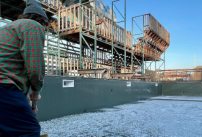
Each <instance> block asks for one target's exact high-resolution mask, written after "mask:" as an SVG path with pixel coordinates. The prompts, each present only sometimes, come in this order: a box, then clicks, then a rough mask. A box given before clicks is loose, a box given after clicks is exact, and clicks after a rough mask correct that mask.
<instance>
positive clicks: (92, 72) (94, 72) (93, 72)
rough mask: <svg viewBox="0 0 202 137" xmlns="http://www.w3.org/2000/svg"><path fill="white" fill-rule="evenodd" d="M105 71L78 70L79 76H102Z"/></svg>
mask: <svg viewBox="0 0 202 137" xmlns="http://www.w3.org/2000/svg"><path fill="white" fill-rule="evenodd" d="M105 70H106V69H104V68H103V69H81V70H78V73H79V74H103V73H104V72H105Z"/></svg>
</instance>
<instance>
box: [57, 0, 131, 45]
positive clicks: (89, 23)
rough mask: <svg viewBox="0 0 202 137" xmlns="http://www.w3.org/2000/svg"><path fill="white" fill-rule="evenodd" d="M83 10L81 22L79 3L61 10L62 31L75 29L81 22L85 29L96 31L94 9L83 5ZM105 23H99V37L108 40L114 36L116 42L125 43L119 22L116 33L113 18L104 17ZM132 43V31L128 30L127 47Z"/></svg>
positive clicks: (97, 19)
mask: <svg viewBox="0 0 202 137" xmlns="http://www.w3.org/2000/svg"><path fill="white" fill-rule="evenodd" d="M81 8H82V10H83V11H85V12H82V15H81V17H82V19H81V22H79V16H80V15H79V4H75V5H71V6H69V7H66V8H63V9H61V10H60V11H59V16H60V21H59V22H60V24H61V27H60V32H64V31H69V30H75V29H78V28H79V23H81V26H82V28H83V29H85V30H87V31H89V32H90V31H91V32H94V30H93V29H94V25H93V22H94V15H95V13H94V11H93V9H91V8H89V7H87V6H84V5H82V6H81ZM98 21H99V17H98V16H97V17H96V22H98ZM103 21H104V22H103V23H101V24H97V33H98V36H99V38H100V37H102V38H104V39H106V40H109V41H110V40H112V37H113V39H114V42H115V43H117V44H120V45H124V31H125V30H124V29H123V28H122V27H120V26H118V25H117V24H115V25H114V35H112V32H113V30H112V29H113V28H112V20H111V19H109V18H106V17H104V18H103ZM131 43H132V34H131V32H129V31H127V32H126V47H127V48H131V49H132V47H131V45H132V44H131Z"/></svg>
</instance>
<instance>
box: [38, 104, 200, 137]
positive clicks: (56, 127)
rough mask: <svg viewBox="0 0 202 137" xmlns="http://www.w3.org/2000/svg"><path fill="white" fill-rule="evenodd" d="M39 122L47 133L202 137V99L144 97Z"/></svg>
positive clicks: (57, 135) (67, 136)
mask: <svg viewBox="0 0 202 137" xmlns="http://www.w3.org/2000/svg"><path fill="white" fill-rule="evenodd" d="M40 125H41V134H48V135H49V137H104V136H105V137H171V136H172V137H202V102H193V101H168V100H146V101H139V102H137V103H133V104H125V105H120V106H115V107H113V108H105V109H99V110H98V111H95V112H90V113H84V114H77V115H70V116H65V117H62V118H57V119H52V120H50V121H44V122H40Z"/></svg>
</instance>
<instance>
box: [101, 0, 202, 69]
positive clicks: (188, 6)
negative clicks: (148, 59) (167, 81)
mask: <svg viewBox="0 0 202 137" xmlns="http://www.w3.org/2000/svg"><path fill="white" fill-rule="evenodd" d="M103 2H104V3H106V4H107V5H109V6H110V7H112V6H111V5H112V4H111V2H112V0H103ZM116 6H117V7H118V9H119V10H120V11H121V12H122V13H124V0H121V1H119V2H116ZM116 13H117V12H116ZM146 13H151V14H152V15H153V16H154V17H155V18H156V19H157V20H158V21H159V22H160V23H161V24H162V25H163V26H164V27H165V28H166V30H167V31H168V32H169V33H170V39H171V40H170V47H169V48H168V49H167V51H166V69H178V68H179V69H182V68H193V64H194V59H193V57H194V54H195V56H196V60H195V62H196V66H199V65H202V60H201V59H202V0H127V30H128V31H131V24H132V19H131V18H132V17H133V16H137V15H142V14H146ZM117 17H118V20H122V18H121V16H120V15H119V14H118V13H117ZM158 64H159V65H160V62H159V63H158Z"/></svg>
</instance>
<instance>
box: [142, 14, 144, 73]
mask: <svg viewBox="0 0 202 137" xmlns="http://www.w3.org/2000/svg"><path fill="white" fill-rule="evenodd" d="M142 33H143V37H142V43H143V45H142V75H144V16H143V30H142Z"/></svg>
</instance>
